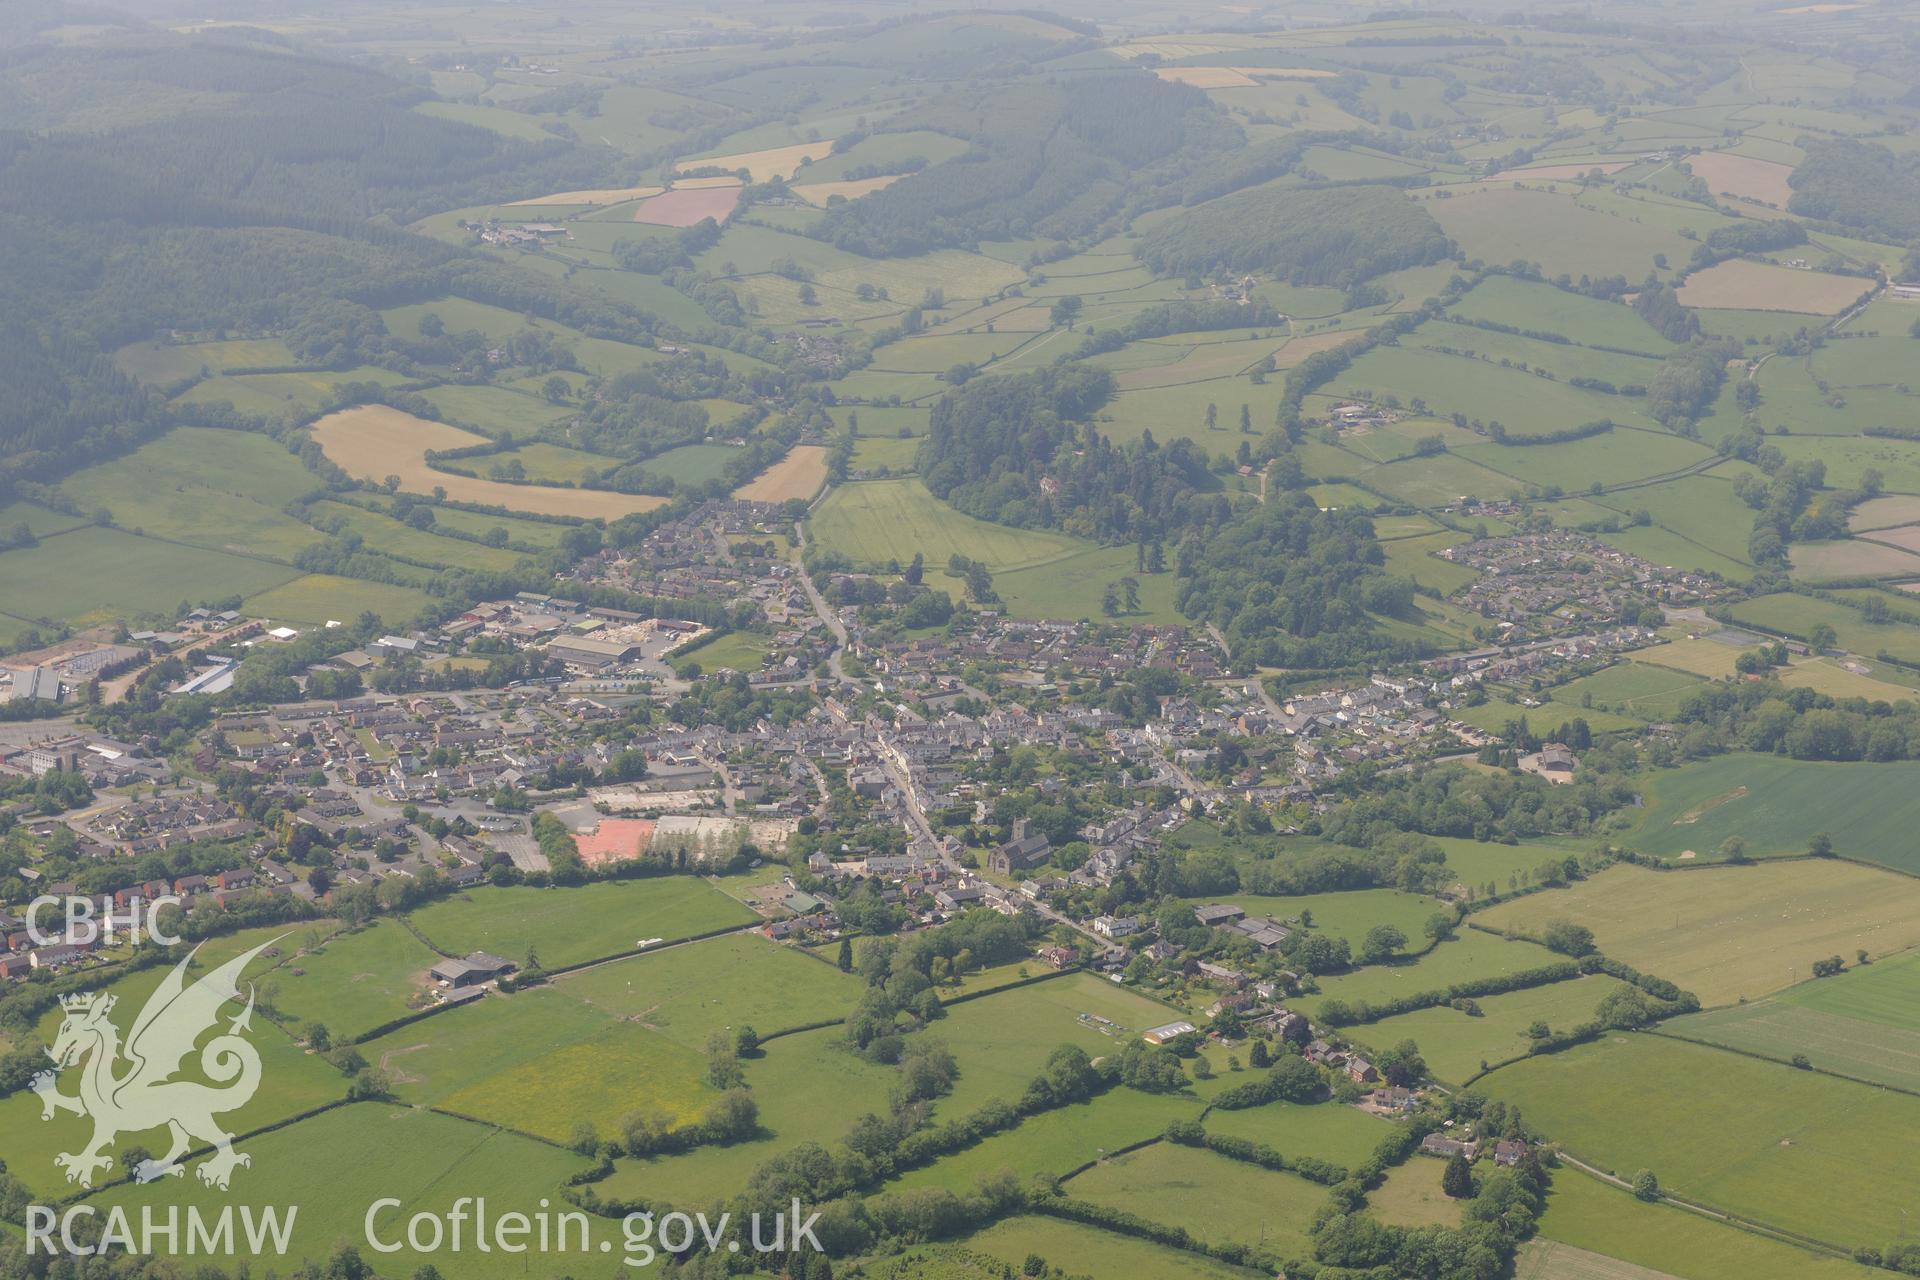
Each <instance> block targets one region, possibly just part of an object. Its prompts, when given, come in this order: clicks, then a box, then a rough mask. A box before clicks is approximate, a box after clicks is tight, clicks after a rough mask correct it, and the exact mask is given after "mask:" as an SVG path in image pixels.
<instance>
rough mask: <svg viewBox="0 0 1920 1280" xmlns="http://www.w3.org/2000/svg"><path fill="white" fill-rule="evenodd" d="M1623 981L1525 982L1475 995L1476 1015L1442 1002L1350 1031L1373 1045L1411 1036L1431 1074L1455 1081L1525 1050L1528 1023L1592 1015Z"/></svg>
mask: <svg viewBox="0 0 1920 1280" xmlns="http://www.w3.org/2000/svg"><path fill="white" fill-rule="evenodd" d="M1624 985H1626V984H1624V983H1622V982H1620V981H1619V980H1618V979H1615V978H1609V977H1604V976H1602V975H1599V974H1594V975H1590V976H1588V977H1584V978H1574V979H1572V980H1571V981H1568V982H1552V983H1548V984H1547V985H1546V986H1544V987H1529V988H1528V989H1526V990H1524V991H1511V992H1508V993H1507V994H1505V995H1498V996H1480V997H1476V999H1475V1003H1476V1004H1478V1005H1479V1006H1480V1016H1478V1017H1474V1016H1470V1015H1468V1014H1465V1013H1462V1012H1460V1011H1459V1010H1457V1009H1452V1008H1449V1007H1447V1006H1445V1005H1442V1006H1441V1007H1439V1008H1437V1009H1418V1010H1415V1011H1414V1012H1412V1013H1403V1014H1400V1015H1398V1016H1396V1017H1392V1018H1384V1019H1382V1020H1381V1021H1379V1022H1373V1023H1369V1024H1367V1025H1366V1026H1363V1027H1354V1028H1352V1029H1351V1034H1352V1035H1353V1036H1354V1037H1355V1038H1356V1039H1359V1040H1361V1041H1364V1042H1365V1043H1366V1044H1368V1045H1371V1046H1372V1047H1373V1048H1375V1049H1384V1048H1387V1047H1389V1046H1391V1045H1396V1044H1399V1043H1400V1042H1401V1041H1402V1040H1411V1041H1413V1042H1414V1043H1415V1044H1417V1045H1419V1046H1420V1053H1421V1056H1422V1057H1424V1058H1425V1059H1426V1060H1427V1065H1428V1066H1429V1067H1431V1068H1432V1070H1433V1075H1434V1078H1435V1079H1437V1080H1447V1081H1451V1082H1453V1083H1459V1082H1461V1081H1464V1080H1466V1079H1467V1078H1468V1077H1470V1076H1472V1075H1474V1074H1475V1073H1476V1072H1478V1071H1479V1070H1480V1069H1481V1064H1482V1063H1496V1062H1504V1061H1506V1060H1508V1059H1510V1058H1517V1057H1519V1056H1520V1055H1522V1054H1524V1053H1525V1052H1526V1051H1527V1045H1528V1043H1529V1041H1528V1038H1527V1029H1528V1028H1529V1027H1531V1026H1532V1025H1533V1024H1534V1023H1535V1022H1544V1023H1546V1024H1547V1025H1548V1026H1549V1027H1551V1028H1552V1029H1553V1030H1554V1031H1556V1032H1566V1031H1570V1030H1572V1029H1573V1028H1574V1027H1577V1026H1579V1025H1580V1024H1581V1023H1583V1022H1587V1021H1589V1020H1591V1019H1592V1017H1593V1011H1594V1009H1595V1007H1596V1006H1598V1005H1599V1003H1600V1001H1602V1000H1603V999H1605V998H1606V997H1607V995H1608V994H1609V993H1611V992H1613V991H1616V990H1618V989H1619V988H1620V987H1622V986H1624Z"/></svg>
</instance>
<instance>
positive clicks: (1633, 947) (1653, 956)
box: [1474, 861, 1920, 1007]
mask: <svg viewBox="0 0 1920 1280" xmlns="http://www.w3.org/2000/svg"><path fill="white" fill-rule="evenodd" d="M1917 908H1920V882H1917V881H1914V880H1911V879H1909V878H1908V877H1906V876H1899V875H1894V874H1893V873H1891V872H1886V871H1881V870H1878V869H1876V868H1873V867H1862V866H1857V865H1855V864H1853V863H1846V862H1832V861H1795V862H1761V863H1756V864H1753V865H1750V866H1745V867H1712V868H1701V869H1698V870H1688V871H1674V872H1661V871H1650V870H1647V869H1646V868H1643V867H1631V866H1617V867H1611V868H1609V869H1608V870H1606V871H1603V872H1601V873H1600V874H1598V875H1596V876H1593V877H1592V878H1590V879H1587V880H1584V881H1581V882H1579V883H1578V884H1575V885H1573V886H1571V887H1569V888H1566V889H1550V890H1547V891H1546V892H1543V893H1536V894H1532V895H1530V896H1527V897H1524V898H1517V899H1514V900H1513V901H1510V902H1504V903H1501V904H1500V905H1498V906H1495V907H1491V908H1489V909H1488V910H1486V911H1484V912H1481V913H1480V914H1479V915H1477V916H1475V917H1474V920H1475V922H1476V923H1478V924H1481V925H1484V926H1486V927H1487V928H1490V929H1506V930H1511V931H1513V932H1515V933H1520V934H1526V935H1529V936H1538V935H1539V934H1540V933H1541V932H1542V931H1543V930H1544V929H1545V928H1546V926H1547V924H1548V923H1549V922H1551V921H1554V920H1562V919H1564V920H1571V921H1574V922H1575V923H1578V924H1583V925H1586V926H1587V927H1588V928H1590V929H1592V930H1593V933H1594V939H1595V941H1596V943H1597V944H1598V945H1599V947H1600V949H1601V950H1602V951H1604V952H1605V953H1606V954H1607V955H1609V956H1611V957H1613V958H1614V959H1616V960H1624V961H1625V962H1626V963H1628V964H1630V965H1632V966H1633V967H1634V968H1636V969H1639V970H1640V971H1642V972H1643V973H1652V974H1656V975H1658V976H1660V977H1663V978H1665V979H1667V980H1668V981H1670V982H1674V983H1677V984H1679V985H1680V986H1681V987H1682V988H1685V989H1687V990H1690V991H1692V992H1694V993H1695V994H1696V995H1698V996H1699V997H1700V1002H1701V1004H1703V1005H1705V1006H1707V1007H1713V1006H1715V1005H1722V1004H1728V1003H1731V1002H1733V1001H1735V1000H1738V999H1741V998H1743V997H1744V998H1748V999H1752V998H1755V997H1758V996H1763V995H1767V994H1769V993H1771V992H1774V991H1779V990H1781V989H1783V988H1785V987H1788V986H1791V985H1792V984H1794V983H1795V982H1800V981H1805V980H1806V979H1807V978H1808V977H1810V976H1811V974H1810V972H1809V969H1810V966H1811V965H1812V963H1813V962H1814V961H1815V960H1817V959H1821V958H1824V957H1826V956H1830V955H1841V956H1846V957H1851V956H1852V955H1853V953H1854V952H1855V951H1856V950H1859V949H1861V948H1865V949H1866V950H1867V951H1869V952H1871V953H1872V954H1874V955H1889V954H1892V953H1894V952H1897V951H1902V950H1905V949H1906V948H1908V947H1910V946H1912V945H1914V944H1915V943H1916V942H1920V921H1917V920H1916V919H1915V911H1916V909H1917Z"/></svg>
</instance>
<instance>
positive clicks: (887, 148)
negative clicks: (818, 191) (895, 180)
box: [793, 129, 967, 185]
mask: <svg viewBox="0 0 1920 1280" xmlns="http://www.w3.org/2000/svg"><path fill="white" fill-rule="evenodd" d="M966 150H967V144H966V143H965V142H962V141H961V140H960V139H958V138H954V137H949V136H948V135H947V134H944V133H934V132H933V131H932V130H929V129H912V130H907V131H906V132H902V133H874V134H869V135H868V136H866V137H865V138H862V139H861V140H860V141H859V142H856V143H854V144H853V145H852V146H851V147H848V148H847V149H846V150H845V151H842V152H839V153H838V154H836V155H831V156H827V157H825V158H823V159H820V160H815V161H813V162H812V163H811V164H805V165H802V166H801V167H800V170H799V172H798V173H797V174H796V175H795V177H794V179H793V180H794V183H795V184H796V185H804V184H806V183H809V182H840V181H843V180H845V178H846V174H847V171H848V170H850V169H853V168H855V167H858V166H862V165H880V166H883V167H884V166H887V165H895V164H899V163H900V162H901V161H904V160H906V159H908V158H910V157H915V156H917V157H919V158H921V159H924V160H925V161H927V163H928V164H939V163H940V162H941V161H942V160H951V159H953V158H954V157H955V156H957V155H962V154H964V153H965V152H966Z"/></svg>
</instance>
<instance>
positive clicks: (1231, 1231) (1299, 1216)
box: [1062, 1142, 1327, 1257]
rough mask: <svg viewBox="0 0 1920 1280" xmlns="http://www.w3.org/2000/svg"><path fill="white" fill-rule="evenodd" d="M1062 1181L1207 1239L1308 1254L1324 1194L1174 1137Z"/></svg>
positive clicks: (1076, 1194) (1092, 1198) (1073, 1190)
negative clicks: (1181, 1143) (1184, 1143)
mask: <svg viewBox="0 0 1920 1280" xmlns="http://www.w3.org/2000/svg"><path fill="white" fill-rule="evenodd" d="M1062 1189H1063V1190H1064V1191H1065V1192H1066V1193H1067V1194H1068V1195H1069V1196H1071V1197H1072V1198H1073V1199H1075V1200H1084V1201H1087V1202H1088V1203H1090V1204H1097V1205H1102V1206H1105V1207H1106V1208H1109V1209H1118V1210H1120V1211H1122V1212H1124V1213H1131V1214H1134V1215H1136V1216H1138V1217H1142V1218H1146V1219H1147V1220H1149V1221H1152V1222H1160V1223H1165V1224H1166V1225H1168V1226H1179V1227H1185V1228H1186V1229H1187V1230H1188V1231H1190V1232H1192V1233H1193V1234H1194V1235H1195V1236H1197V1237H1199V1238H1200V1239H1202V1240H1205V1241H1206V1242H1208V1243H1209V1244H1225V1243H1228V1242H1233V1243H1237V1244H1251V1245H1265V1246H1266V1247H1267V1248H1269V1249H1272V1250H1274V1251H1276V1252H1277V1253H1280V1254H1282V1255H1283V1256H1295V1257H1308V1256H1311V1254H1312V1252H1313V1241H1312V1237H1311V1235H1310V1233H1309V1229H1310V1228H1311V1227H1312V1225H1313V1217H1314V1214H1315V1213H1316V1212H1318V1211H1319V1210H1320V1208H1321V1207H1322V1206H1323V1205H1325V1204H1326V1202H1327V1189H1326V1188H1325V1187H1323V1186H1321V1185H1320V1184H1318V1183H1316V1182H1308V1181H1307V1180H1306V1179H1305V1178H1301V1177H1296V1176H1295V1175H1293V1174H1291V1173H1278V1172H1275V1171H1273V1170H1270V1169H1262V1168H1261V1167H1260V1166H1258V1165H1252V1164H1245V1163H1242V1162H1240V1161H1237V1160H1229V1159H1228V1158H1227V1157H1225V1156H1221V1155H1215V1154H1214V1153H1213V1152H1211V1151H1208V1150H1206V1149H1204V1148H1201V1147H1185V1146H1180V1145H1178V1144H1175V1143H1171V1142H1156V1143H1154V1144H1153V1145H1152V1146H1150V1147H1143V1148H1141V1149H1140V1150H1138V1151H1129V1152H1127V1153H1126V1154H1125V1155H1121V1156H1114V1157H1113V1158H1112V1159H1109V1160H1104V1161H1102V1162H1101V1163H1099V1164H1097V1165H1095V1166H1094V1167H1093V1168H1091V1169H1089V1170H1087V1171H1086V1172H1085V1173H1081V1174H1077V1175H1075V1176H1074V1177H1073V1178H1071V1179H1069V1180H1068V1181H1067V1183H1066V1184H1065V1186H1064V1187H1063V1188H1062Z"/></svg>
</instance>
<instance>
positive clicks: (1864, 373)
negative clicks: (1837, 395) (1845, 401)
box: [1813, 333, 1920, 387]
mask: <svg viewBox="0 0 1920 1280" xmlns="http://www.w3.org/2000/svg"><path fill="white" fill-rule="evenodd" d="M1916 355H1920V341H1916V340H1915V339H1914V338H1912V337H1910V336H1908V335H1907V334H1904V333H1903V334H1901V335H1900V336H1899V337H1879V338H1864V337H1862V338H1848V339H1846V340H1845V341H1833V342H1829V343H1828V344H1827V345H1826V346H1824V347H1822V348H1821V349H1820V350H1819V351H1818V352H1816V353H1815V354H1814V357H1813V371H1814V373H1815V375H1817V376H1818V377H1821V378H1824V379H1825V380H1826V381H1828V382H1830V383H1833V384H1835V385H1837V386H1843V387H1872V386H1889V385H1892V384H1896V383H1904V382H1906V381H1907V380H1908V375H1909V373H1910V372H1911V370H1912V368H1913V360H1914V357H1915V356H1916Z"/></svg>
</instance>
